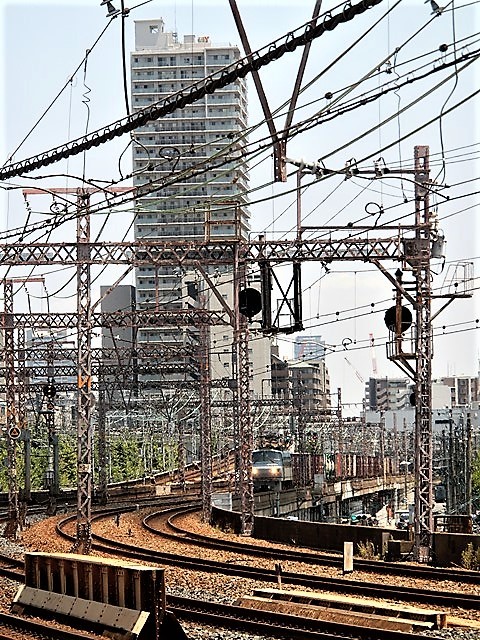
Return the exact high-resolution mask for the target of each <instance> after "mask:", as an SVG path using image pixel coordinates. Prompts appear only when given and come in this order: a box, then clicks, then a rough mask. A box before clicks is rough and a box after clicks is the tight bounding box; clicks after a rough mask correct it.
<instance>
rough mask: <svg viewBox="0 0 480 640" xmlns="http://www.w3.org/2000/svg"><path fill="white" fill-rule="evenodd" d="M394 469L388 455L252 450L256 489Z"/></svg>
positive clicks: (379, 473)
mask: <svg viewBox="0 0 480 640" xmlns="http://www.w3.org/2000/svg"><path fill="white" fill-rule="evenodd" d="M394 472H395V469H394V465H393V460H392V458H390V457H383V458H381V457H380V456H371V455H362V454H357V453H324V454H319V453H291V452H290V451H283V450H281V449H255V450H254V451H253V452H252V478H253V487H254V489H255V490H257V491H262V490H263V491H280V490H282V489H290V488H292V487H300V486H309V485H312V484H313V483H314V480H315V476H317V477H318V478H319V479H320V481H322V480H324V481H335V480H347V479H352V478H376V477H379V476H382V475H383V474H386V475H389V474H392V473H394Z"/></svg>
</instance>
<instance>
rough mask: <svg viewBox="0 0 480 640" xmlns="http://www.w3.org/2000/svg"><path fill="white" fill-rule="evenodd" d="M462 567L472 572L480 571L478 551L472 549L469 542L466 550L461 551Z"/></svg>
mask: <svg viewBox="0 0 480 640" xmlns="http://www.w3.org/2000/svg"><path fill="white" fill-rule="evenodd" d="M462 567H463V568H464V569H471V570H473V571H478V570H479V569H480V549H479V548H478V547H474V546H473V543H471V542H469V543H468V545H467V548H466V549H464V551H462Z"/></svg>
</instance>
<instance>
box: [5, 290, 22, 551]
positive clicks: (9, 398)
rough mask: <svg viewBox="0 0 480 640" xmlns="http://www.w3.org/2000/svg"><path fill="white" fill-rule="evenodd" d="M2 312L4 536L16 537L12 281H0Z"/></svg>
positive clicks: (17, 432) (16, 437)
mask: <svg viewBox="0 0 480 640" xmlns="http://www.w3.org/2000/svg"><path fill="white" fill-rule="evenodd" d="M3 291H4V300H5V302H4V305H5V306H4V313H3V331H4V340H5V367H6V376H5V386H6V405H7V433H6V438H7V472H8V520H7V524H6V526H5V530H4V535H5V537H6V538H12V539H14V540H15V539H16V537H17V530H18V525H19V521H18V520H19V514H18V485H17V459H16V458H17V446H16V445H17V440H18V438H19V437H20V429H19V425H18V424H17V410H16V403H15V361H14V349H15V345H14V339H13V283H12V281H11V280H4V282H3Z"/></svg>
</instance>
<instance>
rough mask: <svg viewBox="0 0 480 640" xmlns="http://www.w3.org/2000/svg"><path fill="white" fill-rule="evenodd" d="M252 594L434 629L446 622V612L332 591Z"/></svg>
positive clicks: (268, 591)
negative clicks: (421, 623) (419, 623)
mask: <svg viewBox="0 0 480 640" xmlns="http://www.w3.org/2000/svg"><path fill="white" fill-rule="evenodd" d="M253 595H254V596H258V597H261V598H270V599H271V600H283V601H286V600H287V601H289V602H297V603H301V604H312V605H319V606H324V607H335V608H336V609H345V610H348V611H356V612H363V613H366V614H376V615H386V616H389V617H401V618H404V619H411V620H416V621H425V622H431V623H433V625H434V626H433V628H434V629H443V628H444V627H445V626H446V624H447V613H446V612H445V611H439V610H436V609H421V608H419V607H410V606H403V605H397V604H392V603H388V604H387V603H383V602H378V601H375V600H370V599H367V598H354V597H348V596H341V595H337V594H332V593H316V592H313V591H300V590H285V589H254V591H253Z"/></svg>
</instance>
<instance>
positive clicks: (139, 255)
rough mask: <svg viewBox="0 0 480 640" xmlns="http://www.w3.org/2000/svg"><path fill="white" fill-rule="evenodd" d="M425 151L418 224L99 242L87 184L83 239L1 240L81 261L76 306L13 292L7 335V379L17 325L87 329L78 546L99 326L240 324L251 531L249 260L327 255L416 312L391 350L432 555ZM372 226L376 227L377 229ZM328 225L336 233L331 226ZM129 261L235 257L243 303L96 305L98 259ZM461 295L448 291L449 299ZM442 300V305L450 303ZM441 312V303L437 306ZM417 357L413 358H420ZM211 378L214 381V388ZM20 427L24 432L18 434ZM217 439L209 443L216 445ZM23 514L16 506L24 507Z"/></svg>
mask: <svg viewBox="0 0 480 640" xmlns="http://www.w3.org/2000/svg"><path fill="white" fill-rule="evenodd" d="M415 157H416V158H417V165H416V169H415V172H416V175H415V181H416V184H418V191H417V198H416V213H415V224H413V225H403V226H402V225H400V226H388V225H387V226H382V227H379V228H372V227H357V226H355V227H353V228H352V227H344V228H341V227H340V228H339V227H335V228H333V227H332V228H330V229H329V228H326V227H319V231H320V230H321V238H313V239H308V240H304V239H302V237H301V234H297V238H296V239H295V240H283V241H280V240H275V241H269V240H266V239H265V237H263V236H262V237H260V238H259V239H258V240H257V241H255V240H254V241H250V242H245V241H241V240H232V241H224V240H222V241H219V242H213V241H209V242H202V241H191V242H188V243H178V242H167V241H165V242H159V241H155V242H147V241H141V242H132V243H113V242H112V243H100V242H91V241H90V239H89V236H88V216H89V213H88V206H86V201H87V199H86V198H85V194H82V193H79V194H78V198H77V205H78V218H79V221H78V226H77V242H74V243H59V244H46V243H33V244H28V245H26V244H15V245H0V255H1V257H2V263H3V264H4V265H8V266H14V265H32V266H38V265H47V264H48V265H52V264H55V263H57V264H62V265H67V264H70V265H72V266H76V267H77V300H78V305H77V314H15V313H13V302H12V301H11V298H10V297H8V296H6V306H5V312H4V314H3V317H4V325H3V326H4V329H5V340H6V347H8V348H7V349H6V369H7V371H6V374H7V375H6V379H7V380H15V375H14V373H12V371H13V369H14V367H15V364H14V362H13V361H12V356H11V355H10V353H11V352H10V350H11V349H13V344H11V342H12V340H11V338H12V336H13V331H14V329H17V328H22V327H25V326H27V325H29V326H35V325H36V326H47V327H66V326H68V327H70V328H76V329H77V330H78V331H79V333H80V334H81V338H80V336H79V339H78V352H77V372H78V388H77V392H78V414H79V418H78V425H77V429H78V430H77V436H78V487H77V489H78V501H77V546H82V547H84V548H87V549H88V546H89V541H90V518H91V511H90V509H91V490H92V485H91V483H92V451H91V440H90V438H91V395H90V394H91V381H92V373H93V372H92V346H91V337H90V336H91V329H92V327H93V326H94V325H97V323H99V324H101V325H102V326H121V325H122V324H127V323H128V324H134V325H135V326H145V325H158V324H162V323H176V324H182V323H186V324H195V325H196V326H198V327H200V328H202V331H201V333H203V334H204V339H205V340H206V337H205V334H206V333H207V331H206V329H207V328H208V326H209V325H215V324H219V323H221V324H230V325H233V328H234V353H235V359H236V381H235V382H236V393H237V398H238V425H237V430H238V431H237V436H238V438H239V443H240V446H239V452H238V453H239V456H238V457H239V466H238V471H239V474H238V475H239V477H238V481H239V482H238V484H239V491H240V497H241V505H242V532H243V533H245V534H249V533H250V531H251V525H252V522H253V486H252V481H251V449H252V428H251V418H250V406H249V404H250V400H249V364H248V323H247V321H246V318H245V317H244V316H243V315H242V314H241V313H240V311H239V304H238V295H239V292H240V290H241V288H242V287H244V286H245V274H246V272H247V269H248V267H249V266H251V265H253V264H257V265H258V264H262V265H263V267H264V268H265V267H266V268H268V269H273V268H274V266H275V265H278V264H281V263H290V262H293V263H295V264H297V265H301V264H302V263H304V262H312V261H316V262H320V263H322V264H324V265H325V264H328V263H330V262H332V261H358V260H360V261H362V262H369V263H371V264H374V265H375V266H377V267H378V269H379V270H380V271H381V272H382V273H383V274H384V275H385V276H386V277H387V278H388V279H389V280H390V281H391V282H392V284H394V286H395V288H396V290H397V292H399V295H398V307H399V311H398V312H397V316H399V317H400V315H401V300H402V299H403V298H405V299H406V300H407V301H409V302H410V303H411V304H412V306H413V308H414V310H415V313H416V327H415V333H416V338H415V349H414V352H411V353H408V352H405V350H404V349H403V347H402V334H403V332H404V329H403V326H402V325H401V324H399V323H397V324H396V326H395V331H394V340H393V344H394V348H393V350H392V351H391V352H390V354H389V357H391V359H393V360H394V361H396V362H398V363H399V364H400V365H401V366H403V368H404V370H406V371H407V372H408V373H409V375H411V377H412V378H413V379H414V380H415V385H416V390H417V403H416V416H417V418H416V444H417V460H416V474H417V475H416V478H417V493H416V501H415V510H416V514H415V523H416V525H415V526H416V529H415V534H416V536H415V549H416V558H417V559H418V560H423V559H425V557H427V556H428V553H429V550H430V548H431V531H432V522H431V520H432V456H431V358H432V337H431V321H432V315H431V309H430V303H431V299H432V292H431V283H430V259H431V257H432V246H433V242H434V240H435V239H436V228H435V223H434V221H433V220H432V217H431V216H430V212H429V209H428V197H427V195H428V191H429V185H428V180H429V177H428V148H427V147H416V149H415ZM372 231H373V232H374V233H375V237H372ZM326 233H327V235H326ZM388 261H390V262H394V263H397V265H399V266H400V267H401V268H402V269H404V270H405V271H409V272H411V273H412V276H413V281H414V285H415V286H414V288H415V292H414V294H413V295H412V294H411V293H410V290H407V288H405V286H404V285H403V283H402V282H401V281H400V280H399V278H398V277H397V278H395V277H393V276H392V275H391V274H390V272H389V271H388V270H387V269H386V268H385V267H384V264H383V263H385V262H388ZM106 263H111V264H124V265H129V266H130V267H131V268H134V267H139V266H142V265H152V264H153V265H154V266H162V265H166V264H169V265H171V264H178V265H182V266H183V267H188V266H191V267H192V268H193V267H195V266H198V265H199V264H201V265H217V266H219V265H230V266H232V265H233V267H234V283H235V297H234V300H235V303H234V308H233V309H231V310H229V309H228V308H227V307H226V306H224V307H223V308H222V309H220V310H219V311H210V310H208V309H192V310H190V309H188V310H180V311H175V310H169V311H155V312H146V311H136V312H130V313H127V312H110V313H107V314H94V313H93V312H92V305H91V302H90V278H89V268H90V267H91V266H92V265H94V264H102V265H103V264H106ZM455 297H458V296H456V295H455V294H452V295H450V296H448V298H449V299H448V300H447V302H446V303H445V304H444V307H445V306H446V305H447V304H449V303H450V302H451V301H452V300H453V299H454V298H455ZM444 307H443V308H444ZM436 315H438V313H437V314H436ZM412 362H413V365H412V364H411V363H412ZM208 371H209V365H208V355H207V354H205V353H204V355H203V356H201V375H200V380H201V386H202V391H201V392H200V393H201V407H202V419H201V424H202V428H203V429H204V430H205V433H204V435H203V436H202V438H203V440H202V442H203V447H202V449H205V451H202V455H203V456H204V459H205V460H206V462H207V464H206V465H205V469H203V470H202V473H204V474H205V476H204V477H203V481H202V488H203V493H204V504H205V505H206V506H205V509H206V510H207V511H208V509H209V506H208V505H209V501H210V492H211V478H210V476H209V474H210V473H211V470H210V469H209V468H208V467H209V462H208V461H209V460H211V457H210V451H209V447H210V438H209V435H208V434H209V431H208V430H209V425H208V424H207V423H208V421H209V418H208V416H209V411H210V409H209V407H210V399H209V397H210V395H209V385H210V382H211V381H210V380H209V373H208ZM207 387H208V388H207ZM8 404H9V407H10V408H9V412H8V415H10V416H14V415H15V406H14V405H15V397H14V395H12V397H11V398H10V397H9V400H8ZM13 435H15V433H14V434H13ZM7 442H8V446H9V448H8V451H9V456H10V457H11V456H12V455H13V453H12V451H13V449H12V445H13V444H14V443H13V442H12V438H11V435H10V434H9V432H8V430H7ZM207 449H208V451H207ZM11 480H12V482H11V484H10V485H9V487H10V488H11V493H12V500H11V505H12V511H15V508H16V506H15V505H16V503H15V500H16V498H15V491H16V484H15V483H16V478H13V477H12V479H11ZM15 515H16V514H15Z"/></svg>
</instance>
